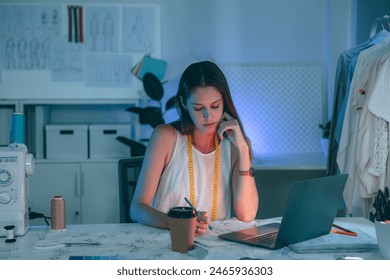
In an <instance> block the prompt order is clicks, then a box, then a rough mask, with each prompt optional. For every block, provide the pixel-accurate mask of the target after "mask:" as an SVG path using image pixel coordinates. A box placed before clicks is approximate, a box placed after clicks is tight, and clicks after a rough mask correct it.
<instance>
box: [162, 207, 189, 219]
mask: <svg viewBox="0 0 390 280" xmlns="http://www.w3.org/2000/svg"><path fill="white" fill-rule="evenodd" d="M168 217H171V218H178V219H188V218H193V217H196V212H195V210H194V209H192V208H191V207H188V206H177V207H172V208H171V209H169V212H168Z"/></svg>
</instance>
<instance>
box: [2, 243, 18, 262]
mask: <svg viewBox="0 0 390 280" xmlns="http://www.w3.org/2000/svg"><path fill="white" fill-rule="evenodd" d="M21 257H22V251H21V250H20V248H19V246H18V245H17V244H16V243H5V242H4V244H1V245H0V260H12V259H19V258H21Z"/></svg>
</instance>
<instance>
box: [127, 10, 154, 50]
mask: <svg viewBox="0 0 390 280" xmlns="http://www.w3.org/2000/svg"><path fill="white" fill-rule="evenodd" d="M122 18H123V22H122V32H123V35H122V38H123V42H122V44H123V45H122V48H123V51H124V52H132V53H150V52H153V51H154V49H155V41H154V37H155V32H156V30H155V21H156V18H155V11H154V9H153V8H123V17H122Z"/></svg>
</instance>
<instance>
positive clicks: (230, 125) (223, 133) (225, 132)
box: [217, 112, 247, 148]
mask: <svg viewBox="0 0 390 280" xmlns="http://www.w3.org/2000/svg"><path fill="white" fill-rule="evenodd" d="M217 133H218V135H219V137H220V139H221V140H222V139H223V138H227V139H228V140H229V141H230V142H232V143H233V144H234V145H235V146H236V147H237V148H239V147H240V145H247V143H246V141H245V139H244V135H243V134H242V131H241V128H240V125H239V124H238V121H237V120H236V119H234V118H233V117H232V116H230V115H229V114H228V113H226V112H225V113H223V115H222V118H221V122H220V124H219V127H218V131H217Z"/></svg>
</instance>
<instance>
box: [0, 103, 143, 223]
mask: <svg viewBox="0 0 390 280" xmlns="http://www.w3.org/2000/svg"><path fill="white" fill-rule="evenodd" d="M141 100H142V99H141V98H140V99H95V100H91V99H21V100H1V101H0V104H1V105H0V114H1V115H0V116H1V124H2V125H1V127H0V129H1V131H0V133H1V135H2V136H1V137H2V138H1V140H2V142H4V145H7V144H8V143H9V131H8V130H9V128H8V126H9V120H10V116H11V115H12V113H13V112H15V111H19V112H22V113H23V114H24V115H25V128H26V134H25V136H26V137H25V142H26V145H27V147H28V149H29V152H30V153H32V154H33V155H34V157H35V172H34V175H33V176H31V177H29V206H30V207H31V211H34V212H38V213H43V214H44V215H46V216H50V215H51V214H50V200H51V198H52V197H53V196H54V195H62V196H64V198H65V201H66V205H67V207H66V220H67V223H68V224H78V223H116V222H119V207H118V205H119V203H118V202H119V191H118V175H117V174H118V171H117V170H118V169H117V164H118V159H119V158H100V159H92V158H86V159H76V157H75V159H72V158H70V159H65V158H64V159H61V158H58V159H47V158H46V152H45V148H46V145H47V143H46V142H45V125H47V124H80V123H82V124H117V123H130V124H131V138H132V139H135V140H138V138H139V137H138V135H139V127H138V119H137V117H136V115H135V114H131V113H129V112H127V111H126V108H128V107H131V106H138V105H139V104H140V102H141ZM3 122H4V124H3ZM6 132H8V133H6ZM3 135H4V136H3ZM3 138H4V139H3ZM1 144H3V143H1ZM129 151H130V150H129ZM127 156H130V152H129V154H128V155H123V157H127ZM31 224H32V225H42V224H44V221H43V219H42V220H40V219H37V220H32V221H31Z"/></svg>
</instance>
